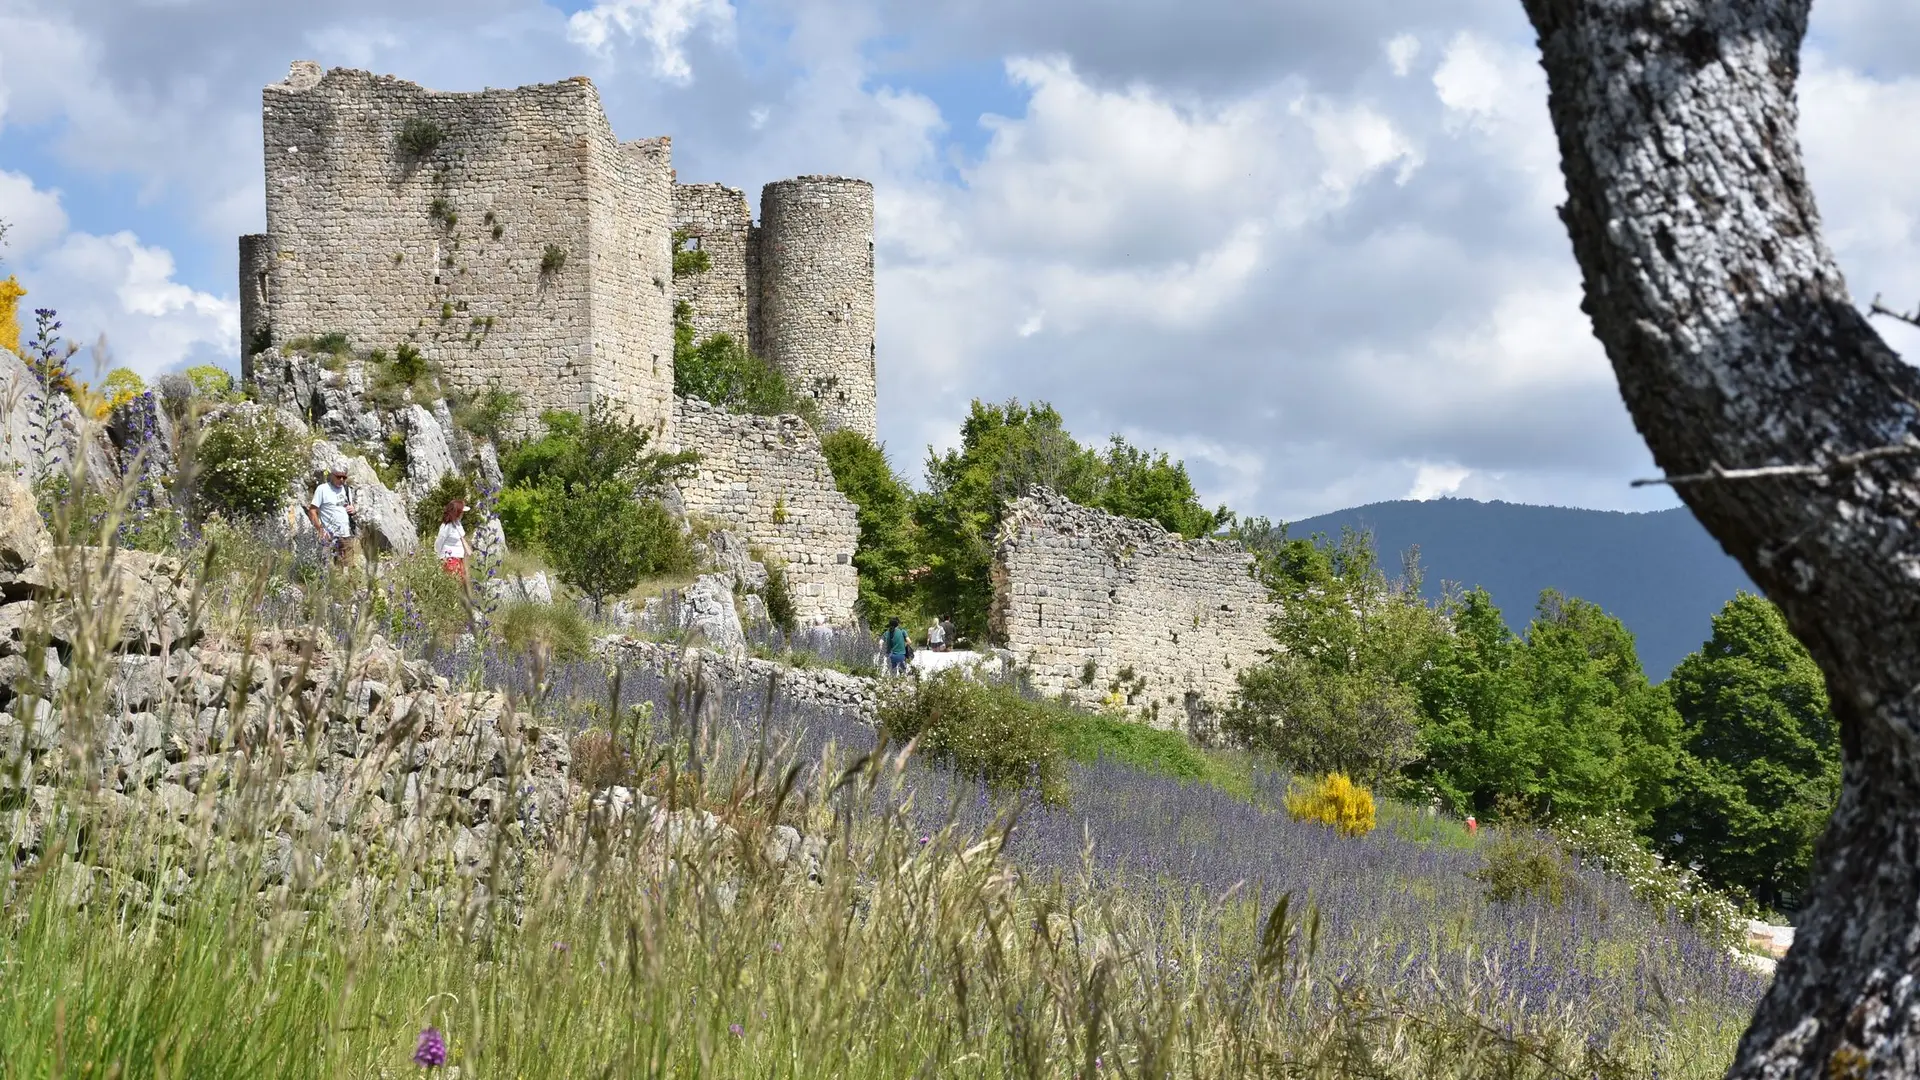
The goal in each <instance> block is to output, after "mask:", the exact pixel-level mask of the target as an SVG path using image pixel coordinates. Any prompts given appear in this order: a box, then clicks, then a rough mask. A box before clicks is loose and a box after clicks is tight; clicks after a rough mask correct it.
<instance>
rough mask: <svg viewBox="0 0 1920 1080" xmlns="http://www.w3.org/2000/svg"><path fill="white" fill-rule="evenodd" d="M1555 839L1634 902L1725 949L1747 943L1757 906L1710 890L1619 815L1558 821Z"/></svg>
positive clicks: (1737, 896) (1701, 879) (1739, 896)
mask: <svg viewBox="0 0 1920 1080" xmlns="http://www.w3.org/2000/svg"><path fill="white" fill-rule="evenodd" d="M1553 834H1554V836H1555V837H1556V838H1557V839H1558V840H1559V841H1560V843H1561V844H1563V845H1564V846H1565V847H1566V848H1567V849H1568V850H1569V851H1571V852H1573V854H1575V855H1577V856H1579V858H1580V859H1581V861H1582V862H1583V863H1585V864H1586V865H1588V866H1591V867H1593V868H1594V869H1596V870H1599V871H1600V872H1601V873H1604V874H1606V875H1607V876H1609V877H1613V878H1617V879H1619V880H1620V881H1623V882H1625V883H1626V886H1627V888H1628V889H1629V890H1631V891H1632V893H1633V896H1634V898H1635V899H1636V900H1639V901H1640V902H1641V903H1644V904H1646V905H1647V906H1649V907H1651V908H1653V909H1654V910H1655V911H1662V912H1671V913H1673V914H1674V915H1677V916H1679V917H1680V918H1681V919H1683V920H1685V921H1687V922H1689V923H1692V924H1693V925H1694V927H1695V929H1697V930H1699V931H1700V932H1701V934H1703V935H1705V936H1706V937H1708V938H1711V939H1713V940H1714V941H1716V942H1718V943H1720V944H1722V945H1727V946H1735V945H1739V944H1741V943H1743V942H1744V941H1745V940H1746V928H1747V916H1748V913H1749V911H1750V910H1751V909H1752V907H1753V905H1752V904H1751V903H1750V902H1749V901H1748V900H1747V898H1746V897H1745V896H1743V895H1739V894H1728V893H1725V892H1721V891H1720V890H1718V889H1716V888H1714V887H1713V886H1711V885H1709V884H1708V883H1707V882H1706V880H1705V879H1703V878H1701V876H1700V875H1699V874H1696V873H1694V872H1693V871H1692V870H1691V869H1689V868H1687V867H1685V866H1681V865H1678V864H1676V863H1671V862H1668V861H1667V860H1665V859H1663V858H1661V857H1660V856H1659V855H1657V854H1655V853H1654V852H1653V851H1652V849H1651V848H1650V847H1649V846H1648V842H1647V839H1646V838H1645V837H1643V836H1640V835H1639V834H1638V833H1636V832H1634V829H1633V822H1632V821H1630V820H1628V818H1627V817H1626V815H1624V814H1620V813H1613V814H1603V815H1596V816H1593V817H1585V818H1577V819H1574V820H1571V821H1563V822H1557V823H1555V824H1554V826H1553Z"/></svg>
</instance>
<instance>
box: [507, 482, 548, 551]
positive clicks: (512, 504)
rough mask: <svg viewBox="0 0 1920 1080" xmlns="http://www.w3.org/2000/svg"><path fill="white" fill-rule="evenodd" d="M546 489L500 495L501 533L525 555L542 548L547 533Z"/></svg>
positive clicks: (515, 489)
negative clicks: (543, 538) (542, 540)
mask: <svg viewBox="0 0 1920 1080" xmlns="http://www.w3.org/2000/svg"><path fill="white" fill-rule="evenodd" d="M546 495H547V491H546V489H545V488H528V487H510V488H507V489H506V490H505V491H502V492H501V493H500V502H499V505H498V506H497V507H495V511H496V512H497V513H498V514H499V515H500V530H501V531H502V532H504V533H506V535H507V543H508V544H509V545H510V546H512V547H515V548H519V549H521V550H523V551H525V550H531V549H535V548H539V547H540V546H541V542H540V538H541V536H542V534H543V533H544V531H545V529H546V506H547V499H546Z"/></svg>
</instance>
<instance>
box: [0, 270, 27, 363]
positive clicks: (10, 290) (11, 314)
mask: <svg viewBox="0 0 1920 1080" xmlns="http://www.w3.org/2000/svg"><path fill="white" fill-rule="evenodd" d="M25 295H27V290H25V289H23V288H21V287H20V280H19V279H18V278H15V277H13V276H11V275H9V276H7V277H5V278H0V349H5V350H7V351H8V352H10V353H13V354H14V355H16V356H17V355H19V353H20V298H21V297H23V296H25Z"/></svg>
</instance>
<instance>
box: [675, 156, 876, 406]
mask: <svg viewBox="0 0 1920 1080" xmlns="http://www.w3.org/2000/svg"><path fill="white" fill-rule="evenodd" d="M673 211H674V221H673V227H674V229H675V231H677V232H679V233H681V234H682V235H683V236H684V237H685V239H684V240H683V241H682V243H683V244H684V246H685V247H687V248H689V249H692V248H698V249H699V250H701V251H704V252H706V253H707V258H708V260H709V262H710V263H711V264H712V265H711V266H709V267H708V268H707V269H706V270H705V271H702V272H700V273H697V274H690V275H688V276H686V277H683V278H681V279H680V281H679V283H678V286H679V290H680V292H679V298H680V299H682V300H685V301H687V303H688V305H689V306H690V307H691V308H692V310H693V326H694V330H695V332H696V334H697V335H698V336H699V337H700V338H705V337H707V336H709V335H712V334H717V333H726V334H730V335H732V336H733V337H735V338H737V339H739V340H741V341H743V342H745V343H746V345H747V347H748V348H749V349H751V350H752V351H753V352H754V353H755V354H756V355H758V356H761V357H763V358H765V359H766V360H767V361H768V362H769V363H772V364H773V365H774V366H775V367H777V368H779V369H780V371H781V372H782V373H783V374H785V375H786V376H787V378H788V379H789V380H790V381H791V382H792V385H793V387H794V388H795V389H796V390H798V391H800V392H801V393H804V394H806V395H808V396H809V397H811V398H813V399H814V400H815V401H818V402H819V403H820V415H821V418H822V419H823V421H824V422H825V425H826V428H827V430H829V431H838V430H840V429H841V428H851V429H852V430H854V431H858V432H860V433H861V434H863V435H865V436H867V437H868V438H869V439H872V438H876V437H877V435H876V422H877V416H876V398H875V372H876V350H875V345H874V292H873V185H871V184H869V183H867V182H866V181H865V180H850V179H848V178H846V177H840V176H802V177H798V178H796V179H793V180H781V181H778V182H775V183H772V184H768V185H766V186H765V187H764V188H762V189H761V190H760V218H761V221H760V224H759V225H757V226H756V225H755V224H754V223H753V216H752V214H751V213H749V211H748V209H747V199H746V196H745V195H744V194H743V193H741V191H740V190H739V189H738V188H730V187H725V186H723V185H720V184H682V185H680V186H678V187H676V188H674V192H673Z"/></svg>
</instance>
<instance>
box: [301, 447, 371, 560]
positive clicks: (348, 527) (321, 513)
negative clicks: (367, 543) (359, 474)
mask: <svg viewBox="0 0 1920 1080" xmlns="http://www.w3.org/2000/svg"><path fill="white" fill-rule="evenodd" d="M359 512H360V508H359V507H358V506H356V505H354V502H353V489H352V488H350V487H348V486H347V470H345V469H335V470H333V472H332V473H331V474H329V475H328V477H327V479H326V482H325V483H323V484H321V485H320V486H319V487H317V488H314V489H313V500H312V501H311V502H309V503H308V504H307V520H309V521H311V522H313V531H314V532H316V533H319V534H320V542H321V543H322V544H323V545H325V546H326V547H327V548H328V549H329V550H330V551H332V552H333V557H334V559H335V560H336V561H338V562H342V563H350V562H352V561H353V558H354V556H355V555H358V554H359V546H360V545H359V541H358V540H356V539H355V538H354V535H353V515H355V514H357V513H359Z"/></svg>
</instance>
